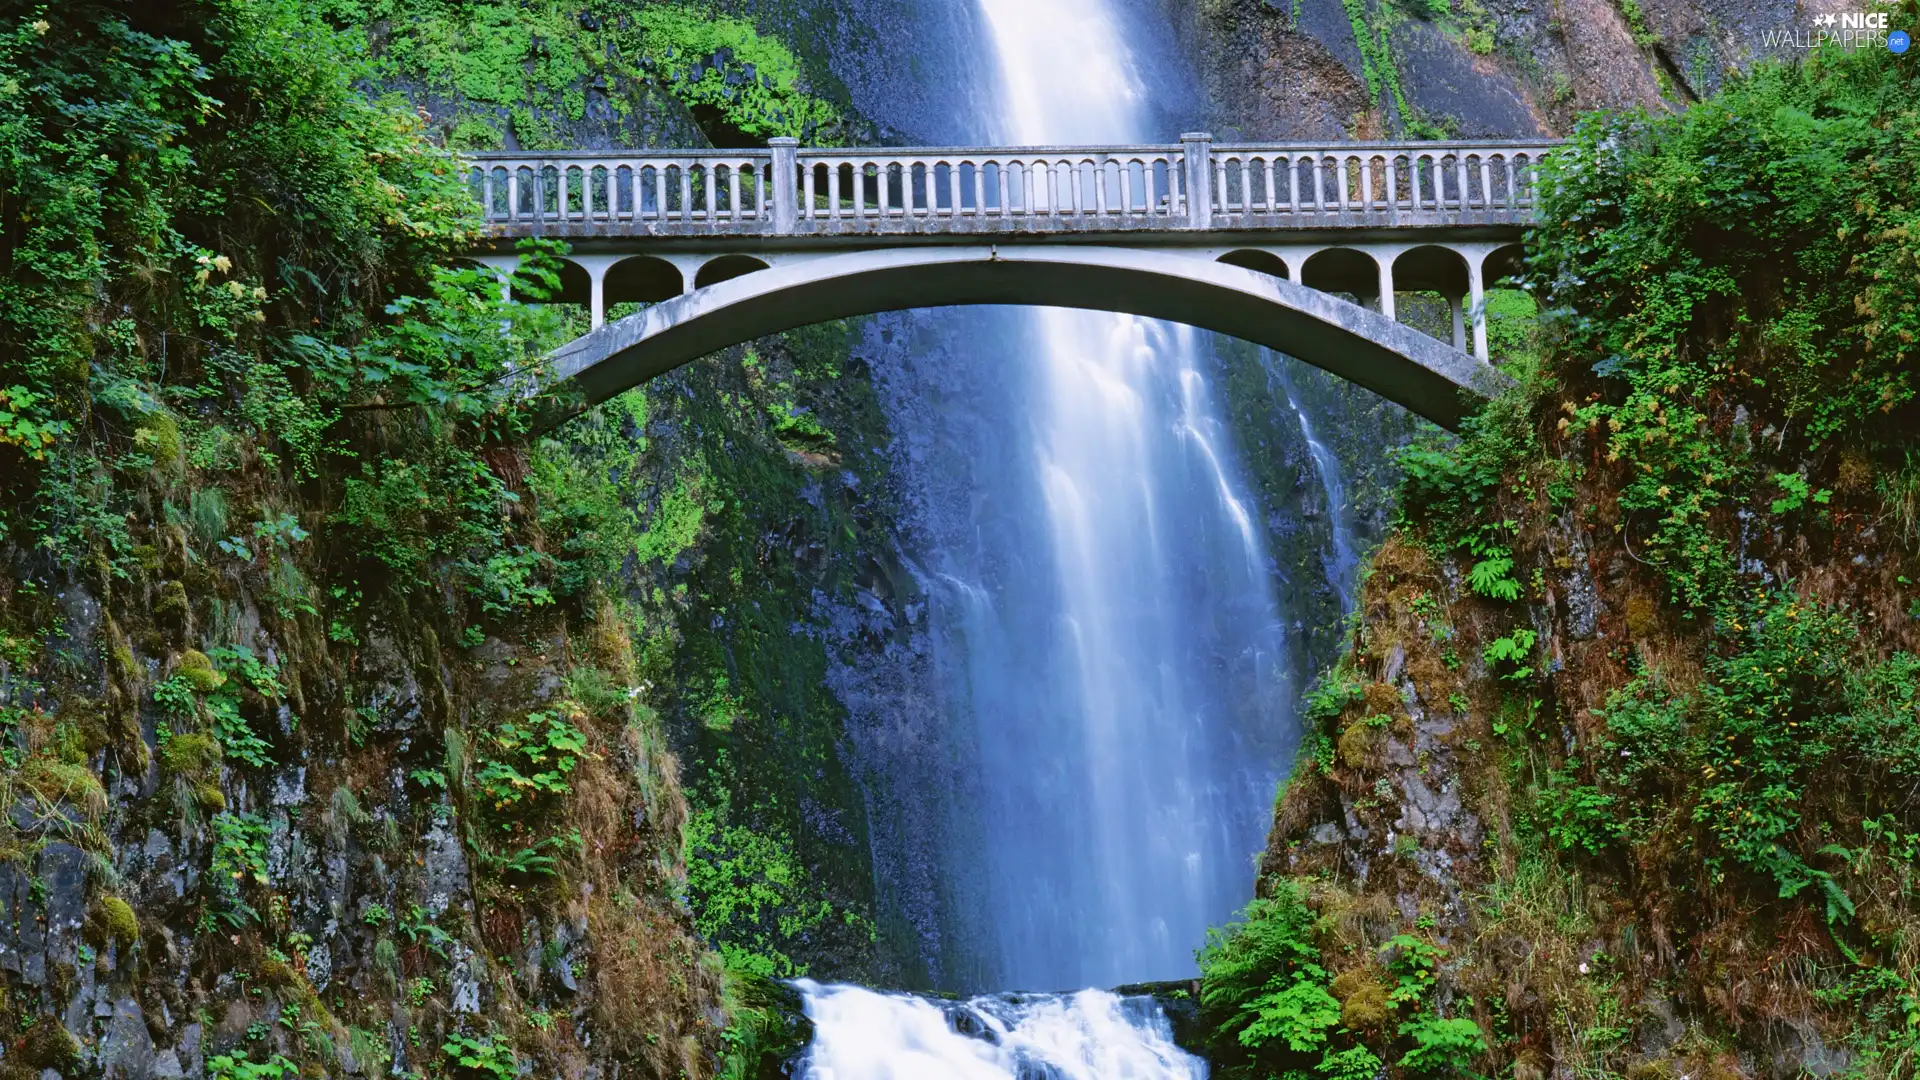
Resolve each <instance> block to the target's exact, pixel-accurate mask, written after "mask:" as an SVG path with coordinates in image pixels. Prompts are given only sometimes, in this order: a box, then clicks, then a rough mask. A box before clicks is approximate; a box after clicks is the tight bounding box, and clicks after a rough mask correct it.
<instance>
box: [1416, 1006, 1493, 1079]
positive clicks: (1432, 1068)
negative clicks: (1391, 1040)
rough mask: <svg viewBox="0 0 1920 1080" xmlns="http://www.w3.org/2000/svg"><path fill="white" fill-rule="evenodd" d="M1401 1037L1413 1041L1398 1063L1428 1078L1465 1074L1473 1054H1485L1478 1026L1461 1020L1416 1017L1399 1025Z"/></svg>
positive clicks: (1483, 1038) (1483, 1041)
mask: <svg viewBox="0 0 1920 1080" xmlns="http://www.w3.org/2000/svg"><path fill="white" fill-rule="evenodd" d="M1400 1034H1402V1035H1404V1036H1406V1037H1407V1038H1409V1039H1412V1040H1413V1047H1412V1048H1411V1049H1409V1050H1408V1051H1407V1052H1406V1053H1405V1054H1404V1055H1402V1056H1401V1058H1400V1060H1399V1062H1398V1063H1397V1064H1398V1065H1399V1066H1400V1067H1401V1068H1403V1069H1415V1070H1418V1071H1419V1072H1421V1073H1424V1074H1427V1075H1430V1076H1451V1075H1453V1074H1455V1073H1459V1072H1464V1071H1466V1069H1467V1067H1468V1066H1469V1065H1471V1064H1472V1063H1473V1057H1474V1055H1476V1054H1484V1053H1486V1052H1487V1040H1486V1036H1485V1035H1483V1034H1482V1033H1481V1031H1480V1025H1478V1024H1476V1023H1474V1022H1473V1021H1471V1020H1468V1019H1466V1018H1464V1017H1449V1018H1445V1019H1443V1018H1441V1017H1438V1016H1421V1017H1416V1018H1414V1019H1412V1020H1409V1021H1407V1022H1406V1023H1404V1024H1401V1025H1400Z"/></svg>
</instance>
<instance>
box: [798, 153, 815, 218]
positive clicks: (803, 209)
mask: <svg viewBox="0 0 1920 1080" xmlns="http://www.w3.org/2000/svg"><path fill="white" fill-rule="evenodd" d="M813 168H814V163H813V162H811V161H809V162H807V165H806V168H805V169H804V170H802V172H801V174H800V186H801V187H802V188H803V189H804V190H802V191H801V193H800V200H801V201H800V216H801V217H803V218H805V219H807V220H808V221H812V220H813V215H814V197H813V194H814V191H813Z"/></svg>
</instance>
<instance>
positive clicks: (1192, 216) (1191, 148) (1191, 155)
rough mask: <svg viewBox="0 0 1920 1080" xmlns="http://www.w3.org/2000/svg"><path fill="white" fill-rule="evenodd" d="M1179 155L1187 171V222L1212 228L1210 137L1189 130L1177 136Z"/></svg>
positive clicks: (1211, 151)
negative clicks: (1178, 138) (1178, 139)
mask: <svg viewBox="0 0 1920 1080" xmlns="http://www.w3.org/2000/svg"><path fill="white" fill-rule="evenodd" d="M1180 156H1181V158H1182V159H1183V161H1184V163H1185V165H1186V174H1187V224H1188V225H1189V226H1191V227H1192V228H1195V229H1211V228H1213V136H1212V135H1211V134H1210V133H1208V132H1205V131H1189V132H1187V133H1186V134H1184V135H1182V136H1180Z"/></svg>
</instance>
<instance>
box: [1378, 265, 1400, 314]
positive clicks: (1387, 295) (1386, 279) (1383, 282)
mask: <svg viewBox="0 0 1920 1080" xmlns="http://www.w3.org/2000/svg"><path fill="white" fill-rule="evenodd" d="M1373 261H1374V262H1376V263H1378V264H1379V265H1380V314H1382V315H1385V316H1386V317H1387V318H1389V319H1395V321H1396V322H1397V321H1398V319H1396V318H1395V316H1394V314H1393V258H1392V256H1390V255H1387V256H1383V255H1381V254H1379V253H1375V255H1374V257H1373Z"/></svg>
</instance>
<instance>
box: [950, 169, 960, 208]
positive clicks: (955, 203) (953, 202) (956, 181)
mask: <svg viewBox="0 0 1920 1080" xmlns="http://www.w3.org/2000/svg"><path fill="white" fill-rule="evenodd" d="M947 216H948V217H949V218H957V217H959V216H960V163H959V162H957V161H949V162H947Z"/></svg>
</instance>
